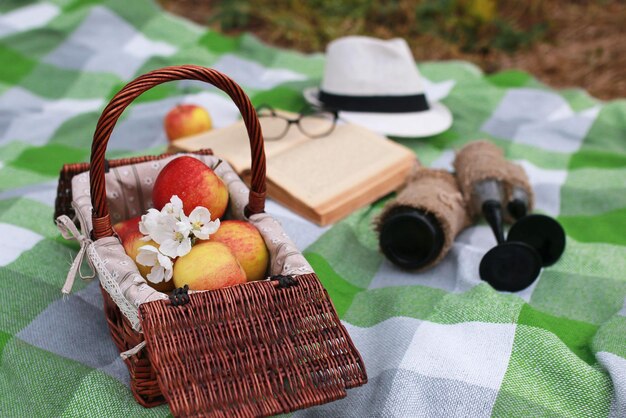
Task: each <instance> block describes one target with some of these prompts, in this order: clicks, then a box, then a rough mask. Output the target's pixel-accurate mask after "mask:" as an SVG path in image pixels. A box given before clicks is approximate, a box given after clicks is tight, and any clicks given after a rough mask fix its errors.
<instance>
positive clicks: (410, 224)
mask: <svg viewBox="0 0 626 418" xmlns="http://www.w3.org/2000/svg"><path fill="white" fill-rule="evenodd" d="M443 242H444V236H443V231H442V230H441V226H440V225H439V222H438V221H437V219H436V218H435V217H434V216H433V215H431V214H426V213H423V212H420V211H418V210H416V209H408V210H406V211H400V212H396V213H392V214H390V215H389V216H388V217H387V218H386V219H385V220H384V222H383V223H382V228H381V231H380V246H381V249H382V251H383V253H384V254H385V256H386V257H387V258H388V259H389V260H390V261H391V262H393V263H394V264H396V265H398V266H400V267H402V268H405V269H418V268H420V267H423V266H425V265H427V264H429V263H430V262H431V261H433V260H434V259H435V258H437V256H438V255H439V253H440V252H441V250H442V248H443Z"/></svg>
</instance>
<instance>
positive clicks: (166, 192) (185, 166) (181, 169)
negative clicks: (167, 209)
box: [152, 156, 228, 220]
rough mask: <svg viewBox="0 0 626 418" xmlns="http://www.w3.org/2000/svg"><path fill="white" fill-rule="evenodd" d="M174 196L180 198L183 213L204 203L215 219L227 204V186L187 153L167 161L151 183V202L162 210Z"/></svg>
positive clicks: (222, 212)
mask: <svg viewBox="0 0 626 418" xmlns="http://www.w3.org/2000/svg"><path fill="white" fill-rule="evenodd" d="M174 195H177V196H178V197H179V198H180V200H182V202H183V209H184V211H185V214H186V215H189V214H190V213H191V211H192V210H194V209H195V208H196V207H197V206H204V207H205V208H207V209H208V210H209V211H210V212H211V219H212V220H214V219H216V218H221V217H222V216H223V215H224V212H226V208H227V207H228V188H227V187H226V185H225V184H224V182H223V181H222V179H221V178H220V177H219V176H218V175H217V174H215V172H214V171H213V170H211V168H210V167H209V166H207V165H206V164H205V163H203V162H202V161H200V160H198V159H196V158H193V157H189V156H183V157H178V158H175V159H173V160H172V161H170V162H169V163H167V165H166V166H165V167H163V169H162V170H161V172H160V173H159V175H158V176H157V178H156V181H155V182H154V187H153V189H152V202H153V203H154V207H155V208H156V209H158V210H161V209H162V208H163V206H165V204H166V203H168V202H169V201H170V199H171V198H172V196H174Z"/></svg>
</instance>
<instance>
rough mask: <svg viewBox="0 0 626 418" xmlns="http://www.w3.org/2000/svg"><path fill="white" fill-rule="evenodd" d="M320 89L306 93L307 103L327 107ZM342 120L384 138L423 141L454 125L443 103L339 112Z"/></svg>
mask: <svg viewBox="0 0 626 418" xmlns="http://www.w3.org/2000/svg"><path fill="white" fill-rule="evenodd" d="M318 94H319V88H317V87H312V88H308V89H306V90H304V92H303V95H304V98H305V100H306V101H307V102H309V103H310V104H312V105H314V106H320V107H323V106H324V103H323V102H321V101H320V100H319V99H318ZM339 117H340V118H341V119H343V120H345V121H348V122H350V123H354V124H356V125H361V126H364V127H366V128H369V129H371V130H373V131H374V132H378V133H381V134H384V135H389V136H397V137H402V138H423V137H428V136H433V135H437V134H439V133H441V132H444V131H446V130H448V129H449V128H450V126H452V114H451V113H450V110H448V108H447V107H446V106H444V105H443V104H441V103H431V104H430V109H429V110H425V111H422V112H406V113H375V112H348V111H342V110H339Z"/></svg>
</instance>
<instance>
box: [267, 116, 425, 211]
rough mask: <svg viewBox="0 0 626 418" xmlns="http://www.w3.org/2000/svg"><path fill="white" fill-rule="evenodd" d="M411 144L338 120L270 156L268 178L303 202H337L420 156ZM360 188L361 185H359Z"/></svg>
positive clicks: (315, 205)
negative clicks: (328, 132) (329, 128)
mask: <svg viewBox="0 0 626 418" xmlns="http://www.w3.org/2000/svg"><path fill="white" fill-rule="evenodd" d="M415 158H416V157H415V155H414V154H413V152H412V151H411V150H409V149H408V148H406V147H404V146H401V145H399V144H397V143H395V142H393V141H390V140H388V139H387V138H384V137H382V136H380V135H378V134H376V133H374V132H372V131H370V130H367V129H365V128H361V127H359V126H356V125H351V124H344V125H338V126H337V127H336V128H335V130H334V131H333V133H332V134H331V135H329V136H327V137H323V138H318V139H313V140H310V141H307V142H304V143H302V144H300V145H299V146H297V147H294V148H290V149H289V150H285V151H283V152H281V153H280V154H278V155H274V156H272V157H271V158H270V159H268V164H267V169H268V178H269V179H270V180H271V181H272V182H274V183H275V184H276V185H277V186H279V187H280V188H282V189H284V190H286V191H287V192H288V193H289V194H290V195H292V196H293V197H295V198H296V199H298V200H300V201H301V202H302V203H304V204H305V205H308V206H312V207H314V208H322V207H324V206H327V207H328V206H334V205H333V202H334V201H335V202H337V201H345V200H348V199H349V195H350V194H353V193H358V192H360V191H361V189H363V188H367V187H368V180H369V179H372V178H375V177H376V176H381V175H384V174H385V173H388V172H389V171H396V170H397V169H398V166H402V167H403V168H406V167H407V166H410V165H411V164H412V163H413V161H414V160H415ZM355 189H358V190H356V191H355Z"/></svg>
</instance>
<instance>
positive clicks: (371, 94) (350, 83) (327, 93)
mask: <svg viewBox="0 0 626 418" xmlns="http://www.w3.org/2000/svg"><path fill="white" fill-rule="evenodd" d="M304 98H305V99H306V100H307V101H308V102H309V103H311V104H313V105H315V106H321V107H326V108H331V109H335V110H338V111H339V112H340V113H339V115H340V117H341V118H342V119H344V120H347V121H349V122H352V123H355V124H358V125H362V126H365V127H367V128H370V129H372V130H374V131H376V132H379V133H382V134H386V135H390V136H399V137H426V136H431V135H435V134H438V133H441V132H443V131H445V130H447V129H448V128H449V127H450V125H451V124H452V115H451V114H450V111H449V110H448V108H446V107H445V106H444V105H443V104H441V103H429V102H428V100H427V98H426V95H425V94H424V82H423V80H422V78H421V76H420V73H419V71H418V69H417V66H416V65H415V61H414V59H413V55H412V54H411V51H410V49H409V47H408V45H407V43H406V41H405V40H404V39H400V38H396V39H391V40H382V39H376V38H369V37H364V36H348V37H344V38H339V39H337V40H335V41H333V42H331V43H330V44H328V47H327V48H326V67H325V69H324V78H323V80H322V84H321V86H320V87H319V88H317V87H314V88H309V89H306V90H305V91H304Z"/></svg>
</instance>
